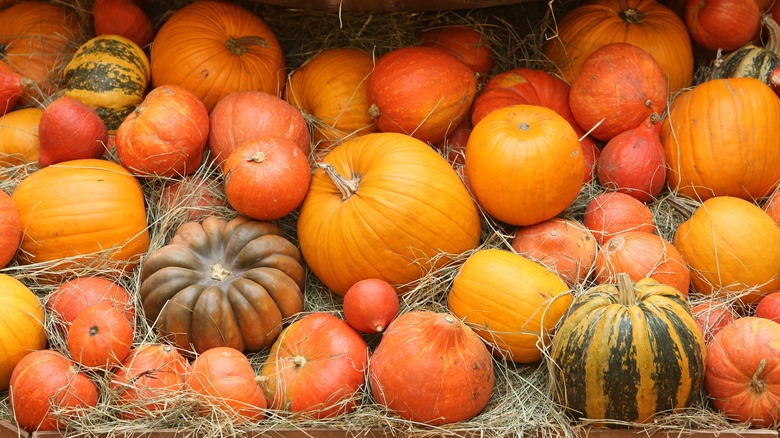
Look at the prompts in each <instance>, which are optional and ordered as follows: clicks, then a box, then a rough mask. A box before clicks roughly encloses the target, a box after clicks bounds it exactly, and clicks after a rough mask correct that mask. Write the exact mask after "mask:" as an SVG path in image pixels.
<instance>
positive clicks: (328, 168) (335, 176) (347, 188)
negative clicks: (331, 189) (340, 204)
mask: <svg viewBox="0 0 780 438" xmlns="http://www.w3.org/2000/svg"><path fill="white" fill-rule="evenodd" d="M317 167H319V168H320V169H322V171H323V172H325V174H326V175H328V176H329V177H330V179H331V180H332V181H333V184H335V185H336V188H337V189H339V192H341V200H342V201H346V200H347V199H349V198H350V197H352V195H354V194H355V193H356V192H357V191H358V187H360V180H361V178H360V177H356V176H353V177H352V179H347V178H345V177H343V176H341V175H339V173H338V172H336V169H334V168H333V165H332V164H328V163H323V162H319V163H317Z"/></svg>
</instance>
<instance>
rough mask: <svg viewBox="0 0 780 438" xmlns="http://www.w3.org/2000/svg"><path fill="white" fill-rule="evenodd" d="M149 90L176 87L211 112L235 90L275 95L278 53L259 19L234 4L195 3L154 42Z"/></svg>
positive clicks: (280, 78) (280, 84) (280, 76)
mask: <svg viewBox="0 0 780 438" xmlns="http://www.w3.org/2000/svg"><path fill="white" fill-rule="evenodd" d="M150 61H151V67H152V86H153V87H155V88H156V87H159V86H161V85H181V86H183V87H184V88H187V89H189V90H190V91H192V92H193V93H195V95H196V96H198V97H199V98H200V99H201V100H202V101H203V104H204V105H205V106H206V109H207V110H208V111H209V112H210V111H211V109H212V108H214V105H216V104H217V102H219V100H220V99H222V98H223V97H225V96H227V95H228V94H230V93H233V92H236V91H249V90H258V91H265V92H266V93H270V94H272V95H274V96H279V95H280V94H281V92H282V90H283V88H284V81H285V71H284V68H285V62H284V56H283V54H282V48H281V46H280V45H279V41H278V40H277V39H276V36H275V35H274V34H273V32H272V31H271V29H270V28H269V27H268V26H267V25H266V24H265V22H264V21H263V20H262V19H261V18H260V16H258V15H256V14H254V13H252V12H251V11H249V10H248V9H245V8H243V7H241V6H239V5H237V4H235V3H229V2H220V1H211V0H199V1H196V2H193V3H191V4H189V5H187V6H185V7H183V8H181V9H179V10H178V11H176V12H175V13H174V14H173V15H171V16H170V17H169V18H168V19H167V20H166V21H165V23H164V24H163V25H162V27H161V28H160V30H159V31H158V32H157V35H156V36H155V38H154V43H153V44H152V52H151V60H150Z"/></svg>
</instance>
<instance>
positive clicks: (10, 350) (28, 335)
mask: <svg viewBox="0 0 780 438" xmlns="http://www.w3.org/2000/svg"><path fill="white" fill-rule="evenodd" d="M0 290H2V293H0V308H2V309H3V317H2V318H1V319H0V331H2V332H3V333H4V335H3V336H2V337H0V391H5V390H7V389H8V383H9V382H10V380H11V372H12V371H13V370H14V367H15V366H16V364H17V363H19V361H20V360H21V359H22V358H23V357H24V356H26V355H27V353H29V352H31V351H35V350H42V349H44V348H46V331H45V329H44V325H43V324H44V310H43V306H41V303H40V301H38V298H37V297H36V296H35V294H34V293H33V292H32V291H31V290H30V289H28V288H27V286H25V285H24V284H22V282H20V281H19V280H17V279H15V278H13V277H11V276H10V275H6V274H0Z"/></svg>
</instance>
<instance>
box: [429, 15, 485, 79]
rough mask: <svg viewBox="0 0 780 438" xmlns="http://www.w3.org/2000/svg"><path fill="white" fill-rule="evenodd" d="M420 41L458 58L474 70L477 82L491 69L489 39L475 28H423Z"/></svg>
mask: <svg viewBox="0 0 780 438" xmlns="http://www.w3.org/2000/svg"><path fill="white" fill-rule="evenodd" d="M420 43H421V44H422V45H423V46H426V47H435V48H437V49H442V50H444V51H446V52H448V53H449V54H451V55H453V56H455V57H456V58H458V59H459V60H460V61H461V62H462V63H464V64H466V65H467V66H468V67H469V68H470V69H471V70H472V71H474V74H475V75H476V78H477V82H478V83H483V82H485V81H486V80H487V78H488V76H490V70H492V69H493V52H492V51H491V47H490V40H489V39H488V37H487V36H486V35H484V34H483V33H482V32H481V31H480V30H479V29H477V28H474V27H471V26H463V25H461V26H444V27H433V28H430V29H425V30H423V31H422V32H421V33H420Z"/></svg>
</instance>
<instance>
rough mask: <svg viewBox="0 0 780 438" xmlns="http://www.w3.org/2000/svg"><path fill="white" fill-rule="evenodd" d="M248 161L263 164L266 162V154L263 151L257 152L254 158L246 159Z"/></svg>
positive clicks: (253, 155)
mask: <svg viewBox="0 0 780 438" xmlns="http://www.w3.org/2000/svg"><path fill="white" fill-rule="evenodd" d="M246 160H247V161H253V162H255V163H262V162H263V161H265V152H263V151H257V152H255V153H254V154H252V156H250V157H248V158H247V159H246Z"/></svg>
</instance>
